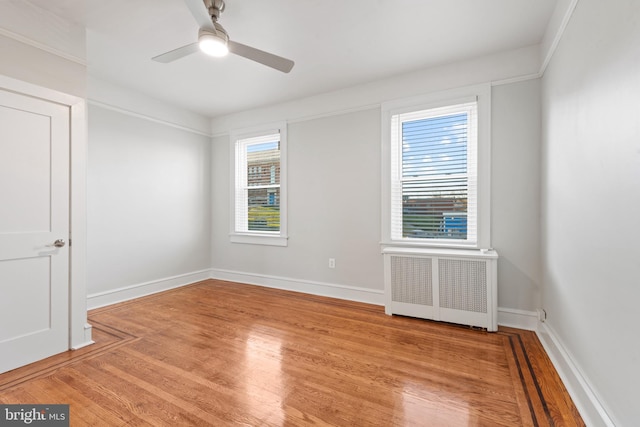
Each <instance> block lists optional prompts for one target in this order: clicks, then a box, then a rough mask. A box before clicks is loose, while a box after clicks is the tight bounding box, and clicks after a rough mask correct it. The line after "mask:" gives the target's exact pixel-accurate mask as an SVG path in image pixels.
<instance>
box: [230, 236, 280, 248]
mask: <svg viewBox="0 0 640 427" xmlns="http://www.w3.org/2000/svg"><path fill="white" fill-rule="evenodd" d="M229 238H230V240H231V243H244V244H248V245H265V246H287V244H288V239H289V238H288V237H283V236H274V235H268V234H230V235H229Z"/></svg>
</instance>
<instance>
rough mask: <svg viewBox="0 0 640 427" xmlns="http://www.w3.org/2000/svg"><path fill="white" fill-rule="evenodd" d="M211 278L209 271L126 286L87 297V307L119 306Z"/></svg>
mask: <svg viewBox="0 0 640 427" xmlns="http://www.w3.org/2000/svg"><path fill="white" fill-rule="evenodd" d="M209 278H210V274H209V270H200V271H194V272H192V273H186V274H180V275H177V276H172V277H166V278H164V279H158V280H151V281H149V282H144V283H138V284H135V285H130V286H124V287H122V288H118V289H112V290H109V291H105V292H97V293H95V294H91V295H88V296H87V306H88V308H89V310H91V309H94V308H98V307H104V306H106V305H111V304H117V303H119V302H123V301H128V300H131V299H135V298H140V297H143V296H147V295H151V294H155V293H158V292H162V291H167V290H169V289H174V288H179V287H181V286H185V285H190V284H192V283H195V282H200V281H202V280H207V279H209Z"/></svg>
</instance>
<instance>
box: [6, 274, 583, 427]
mask: <svg viewBox="0 0 640 427" xmlns="http://www.w3.org/2000/svg"><path fill="white" fill-rule="evenodd" d="M90 323H92V325H93V327H94V331H95V333H94V336H95V339H96V344H95V345H93V346H91V347H89V348H87V349H82V350H80V351H77V352H67V353H64V354H61V355H58V356H54V357H52V358H49V359H47V360H44V361H41V362H38V363H35V364H32V365H29V366H27V367H24V368H20V369H16V370H14V371H11V372H8V373H6V374H3V375H0V403H49V404H53V403H69V404H70V405H71V425H74V426H85V425H108V426H109V425H113V426H120V425H139V426H143V425H157V426H191V425H212V426H225V425H236V426H237V425H244V426H309V425H314V426H447V427H451V426H492V427H495V426H509V427H512V426H526V427H540V426H584V423H583V422H582V420H581V419H580V417H579V415H578V412H577V410H576V408H575V406H574V405H573V403H572V402H571V399H570V398H569V396H568V394H567V392H566V389H565V388H564V386H563V385H562V383H561V382H560V380H559V378H558V375H557V373H556V372H555V370H554V369H553V366H552V365H551V363H550V361H549V359H548V357H547V356H546V354H545V353H544V350H543V349H542V346H541V345H540V343H539V341H538V340H537V337H536V336H535V334H534V333H533V332H530V331H522V330H517V329H510V328H500V331H499V332H497V333H487V332H485V331H481V330H477V329H470V328H467V327H460V326H455V325H448V324H443V323H435V322H429V321H425V320H420V319H412V318H406V317H401V316H387V315H385V314H384V309H383V308H382V307H377V306H372V305H368V304H362V303H356V302H350V301H343V300H336V299H331V298H324V297H319V296H312V295H306V294H300V293H295V292H287V291H281V290H276V289H267V288H261V287H256V286H249V285H242V284H238V283H231V282H223V281H215V280H208V281H204V282H200V283H197V284H194V285H190V286H186V287H182V288H179V289H175V290H172V291H168V292H164V293H160V294H156V295H152V296H149V297H145V298H140V299H137V300H133V301H128V302H125V303H121V304H117V305H113V306H109V307H103V308H100V309H97V310H93V311H92V312H91V313H90Z"/></svg>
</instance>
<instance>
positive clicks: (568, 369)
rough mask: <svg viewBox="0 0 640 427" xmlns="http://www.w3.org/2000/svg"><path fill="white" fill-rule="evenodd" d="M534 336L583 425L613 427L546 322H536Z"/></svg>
mask: <svg viewBox="0 0 640 427" xmlns="http://www.w3.org/2000/svg"><path fill="white" fill-rule="evenodd" d="M536 334H537V335H538V339H540V342H541V343H542V346H543V347H544V349H545V351H546V352H547V355H548V356H549V359H551V363H553V366H554V367H555V368H556V371H558V375H560V378H561V379H562V382H563V383H564V385H565V387H566V388H567V391H568V392H569V395H570V396H571V398H572V399H573V403H575V405H576V407H577V408H578V411H579V412H580V415H581V416H582V418H583V420H584V422H585V424H586V425H588V426H591V427H599V426H603V427H615V423H614V422H613V420H612V419H611V417H610V416H609V414H607V411H606V410H605V408H604V406H603V405H602V403H601V402H600V400H599V399H598V397H597V396H596V394H595V393H594V391H593V388H592V387H591V386H590V385H589V382H588V381H587V379H586V378H585V376H584V375H583V374H582V372H581V370H580V369H579V368H578V366H577V365H576V364H575V363H574V361H573V359H572V358H571V355H570V354H569V352H568V351H567V350H566V348H565V347H564V345H563V344H562V341H561V340H560V338H559V337H558V334H556V332H555V331H554V330H553V328H552V327H551V326H550V325H549V324H548V323H546V322H545V323H542V322H538V327H537V328H536Z"/></svg>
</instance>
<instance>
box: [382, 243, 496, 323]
mask: <svg viewBox="0 0 640 427" xmlns="http://www.w3.org/2000/svg"><path fill="white" fill-rule="evenodd" d="M382 253H383V255H384V274H385V279H384V285H385V312H386V313H387V314H389V315H391V314H400V315H405V316H412V317H419V318H423V319H432V320H439V321H444V322H451V323H459V324H464V325H471V326H478V327H482V328H486V329H487V330H488V331H497V330H498V312H497V311H498V298H497V260H498V254H497V253H496V252H495V251H493V250H467V249H419V248H404V247H403V248H398V247H388V248H385V249H384V250H383V251H382Z"/></svg>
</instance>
